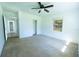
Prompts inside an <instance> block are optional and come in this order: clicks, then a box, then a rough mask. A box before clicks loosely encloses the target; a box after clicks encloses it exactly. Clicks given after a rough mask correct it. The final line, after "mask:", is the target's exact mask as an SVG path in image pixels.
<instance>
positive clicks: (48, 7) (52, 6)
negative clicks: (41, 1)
mask: <svg viewBox="0 0 79 59" xmlns="http://www.w3.org/2000/svg"><path fill="white" fill-rule="evenodd" d="M53 6H54V5H49V6H45V7H44V8H49V7H53Z"/></svg>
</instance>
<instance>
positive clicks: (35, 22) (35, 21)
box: [34, 20, 37, 35]
mask: <svg viewBox="0 0 79 59" xmlns="http://www.w3.org/2000/svg"><path fill="white" fill-rule="evenodd" d="M34 35H37V20H34Z"/></svg>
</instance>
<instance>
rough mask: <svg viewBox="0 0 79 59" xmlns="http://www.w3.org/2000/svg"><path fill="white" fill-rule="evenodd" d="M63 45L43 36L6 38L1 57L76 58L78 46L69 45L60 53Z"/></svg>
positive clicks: (60, 41) (62, 42) (58, 41)
mask: <svg viewBox="0 0 79 59" xmlns="http://www.w3.org/2000/svg"><path fill="white" fill-rule="evenodd" d="M65 44H66V42H65V41H62V40H58V39H55V38H51V37H48V36H44V35H36V36H32V37H27V38H22V39H19V38H8V40H7V42H6V44H5V47H4V49H3V52H2V57H77V56H78V45H77V44H75V43H70V44H69V45H68V46H67V48H66V50H65V52H62V51H61V49H62V48H63V47H64V46H65Z"/></svg>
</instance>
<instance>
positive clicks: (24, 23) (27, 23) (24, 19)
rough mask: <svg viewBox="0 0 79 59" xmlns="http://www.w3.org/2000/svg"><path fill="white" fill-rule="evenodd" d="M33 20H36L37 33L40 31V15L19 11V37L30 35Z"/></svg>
mask: <svg viewBox="0 0 79 59" xmlns="http://www.w3.org/2000/svg"><path fill="white" fill-rule="evenodd" d="M34 20H37V22H38V24H37V26H38V27H37V34H39V33H40V17H38V16H36V15H32V14H29V13H27V12H23V11H19V35H20V38H23V37H28V36H32V35H33V34H34Z"/></svg>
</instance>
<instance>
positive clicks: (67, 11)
mask: <svg viewBox="0 0 79 59" xmlns="http://www.w3.org/2000/svg"><path fill="white" fill-rule="evenodd" d="M77 6H78V5H77V3H55V6H54V12H52V14H51V15H47V16H43V17H42V18H43V20H42V25H41V26H42V27H41V30H42V34H44V35H48V36H51V37H54V38H57V39H60V40H65V41H68V40H70V41H72V42H75V43H79V39H78V38H79V37H78V35H79V28H78V20H79V18H78V17H79V16H78V12H79V11H78V10H77V8H78V7H77ZM53 13H54V14H53ZM57 17H60V18H62V19H63V30H62V32H56V31H53V21H54V19H55V18H57Z"/></svg>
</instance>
